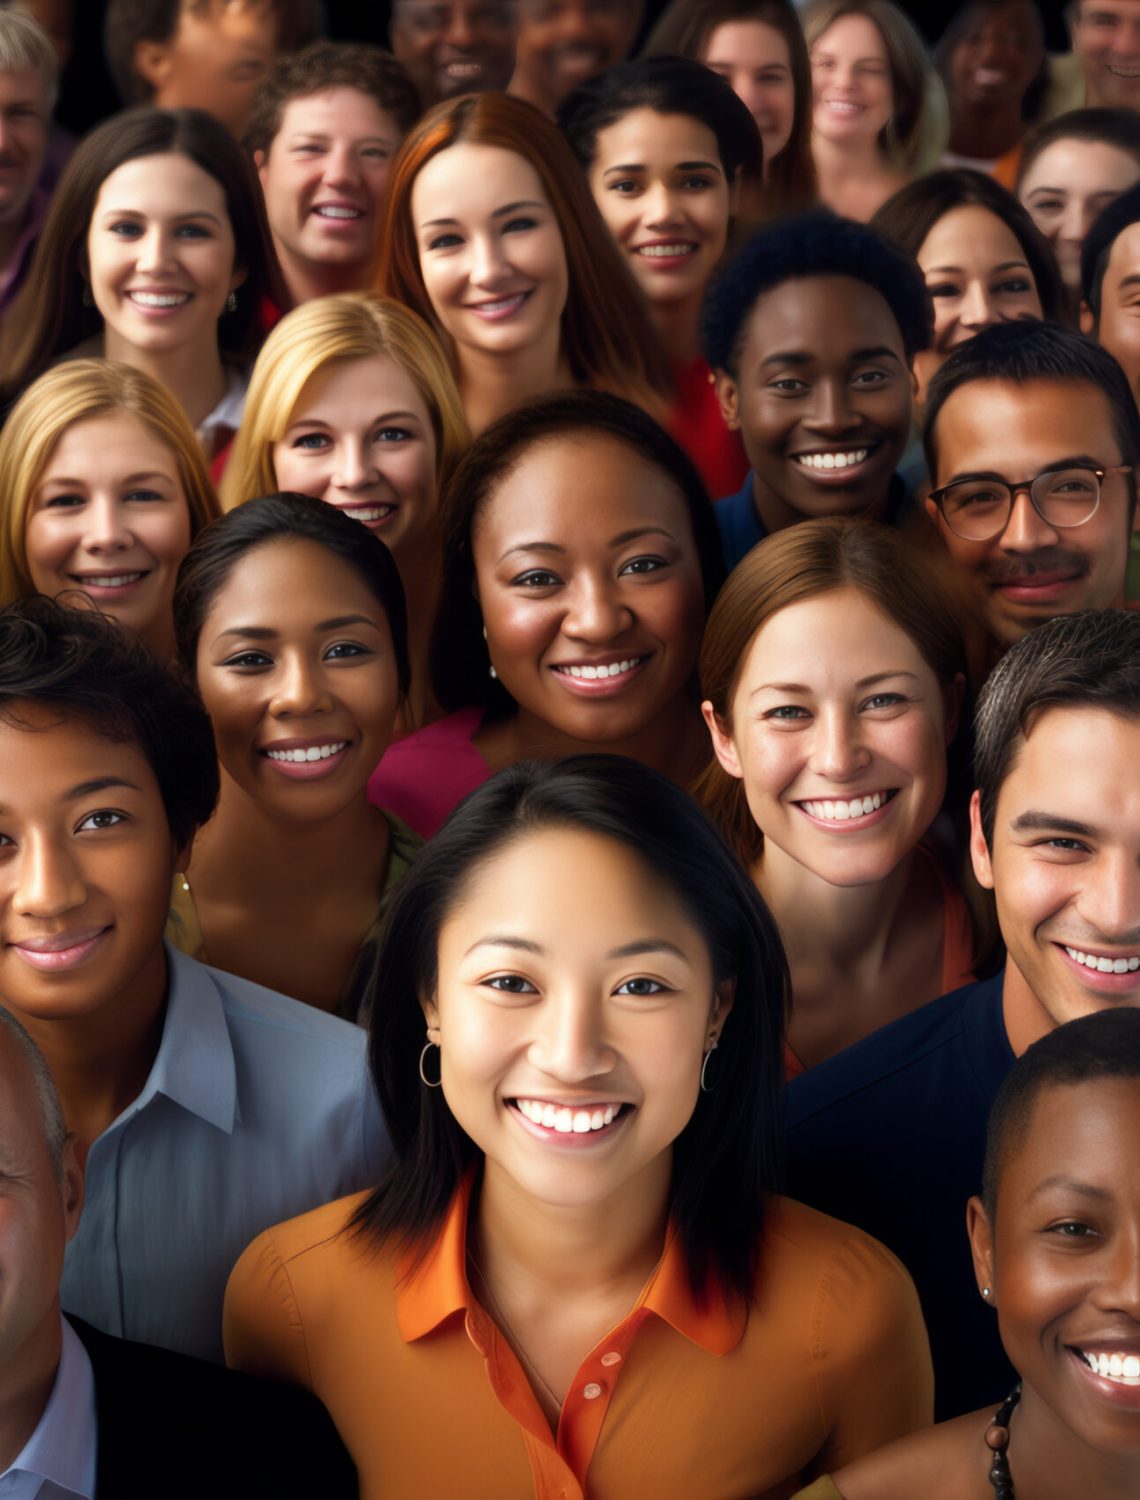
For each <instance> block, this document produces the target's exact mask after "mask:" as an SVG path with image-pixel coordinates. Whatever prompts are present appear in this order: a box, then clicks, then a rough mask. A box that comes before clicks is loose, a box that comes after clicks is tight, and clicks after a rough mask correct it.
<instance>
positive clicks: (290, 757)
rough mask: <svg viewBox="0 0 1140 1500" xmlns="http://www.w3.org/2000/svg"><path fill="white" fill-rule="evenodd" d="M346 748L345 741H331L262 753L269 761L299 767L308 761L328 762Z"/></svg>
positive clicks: (346, 743) (346, 742)
mask: <svg viewBox="0 0 1140 1500" xmlns="http://www.w3.org/2000/svg"><path fill="white" fill-rule="evenodd" d="M347 748H348V741H347V740H332V741H330V742H329V744H327V745H307V746H304V747H300V748H298V749H296V750H265V751H263V752H262V753H263V754H264V755H267V756H268V757H269V759H270V760H277V761H281V762H282V764H284V765H294V766H299V765H302V764H305V763H307V762H309V761H315V760H328V759H329V757H330V756H333V755H339V754H340V752H341V751H342V750H346V749H347Z"/></svg>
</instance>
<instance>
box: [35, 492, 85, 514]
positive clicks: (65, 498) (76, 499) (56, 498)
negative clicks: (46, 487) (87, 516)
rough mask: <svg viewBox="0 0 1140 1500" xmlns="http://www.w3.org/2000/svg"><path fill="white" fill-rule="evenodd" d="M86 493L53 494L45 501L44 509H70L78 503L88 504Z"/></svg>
mask: <svg viewBox="0 0 1140 1500" xmlns="http://www.w3.org/2000/svg"><path fill="white" fill-rule="evenodd" d="M86 504H87V496H86V495H76V494H64V495H52V496H51V497H50V498H49V499H47V500H45V501H44V502H43V509H44V510H69V509H72V508H74V507H75V506H77V505H86Z"/></svg>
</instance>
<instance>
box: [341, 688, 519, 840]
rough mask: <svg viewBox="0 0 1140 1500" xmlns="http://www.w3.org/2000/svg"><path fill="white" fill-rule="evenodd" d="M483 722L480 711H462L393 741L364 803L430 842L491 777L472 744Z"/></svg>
mask: <svg viewBox="0 0 1140 1500" xmlns="http://www.w3.org/2000/svg"><path fill="white" fill-rule="evenodd" d="M482 722H483V709H481V708H461V709H460V710H459V711H458V713H454V714H448V716H447V717H446V718H445V719H437V720H436V722H435V723H434V724H428V725H427V726H426V727H425V728H423V729H417V730H416V732H415V734H409V735H406V736H405V737H404V738H403V739H402V740H397V741H396V743H395V744H394V745H391V746H390V747H389V749H388V751H387V753H386V754H385V755H384V758H383V759H382V760H381V762H380V764H379V765H378V766H377V767H376V769H375V771H373V773H372V779H371V780H370V781H369V783H368V800H369V801H370V802H371V803H372V804H373V805H374V806H376V807H383V808H385V809H386V810H387V811H388V812H391V813H395V815H396V817H397V818H403V820H404V822H405V823H406V824H407V825H408V827H409V828H412V829H414V830H415V832H416V833H418V834H419V835H420V837H421V838H425V839H430V838H431V837H432V835H433V834H434V833H437V832H438V831H439V828H440V826H441V825H442V824H443V823H444V822H445V821H446V819H447V816H448V814H449V813H450V812H451V811H452V809H453V808H455V807H456V806H457V804H458V803H460V802H462V800H463V798H464V797H466V796H467V793H468V792H473V791H474V790H475V788H476V787H477V786H482V785H483V783H484V782H485V781H487V780H488V779H489V778H490V776H491V767H490V766H489V765H488V764H487V762H486V761H485V760H484V759H483V757H482V756H481V755H480V754H479V752H478V750H476V748H475V746H474V745H473V744H472V743H471V737H472V735H473V734H474V733H475V731H476V730H477V729H478V728H479V726H480V724H482Z"/></svg>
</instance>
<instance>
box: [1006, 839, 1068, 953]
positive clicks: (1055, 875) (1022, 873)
mask: <svg viewBox="0 0 1140 1500" xmlns="http://www.w3.org/2000/svg"><path fill="white" fill-rule="evenodd" d="M992 864H993V872H994V881H995V895H996V899H997V906H998V912H999V914H1000V915H1001V919H1002V920H1001V925H1002V930H1003V932H1004V931H1007V930H1008V931H1009V932H1010V933H1011V934H1015V935H1016V936H1018V937H1020V938H1021V939H1022V940H1023V941H1025V940H1026V939H1028V938H1030V937H1031V936H1035V934H1036V929H1037V928H1038V927H1039V926H1041V925H1042V923H1044V922H1047V921H1048V920H1049V919H1050V918H1051V917H1053V916H1055V915H1056V914H1057V913H1058V912H1059V911H1061V910H1062V909H1063V908H1064V907H1066V906H1067V905H1068V904H1069V901H1070V899H1071V898H1072V897H1073V895H1074V894H1075V888H1079V883H1080V882H1079V877H1077V875H1076V872H1075V870H1074V867H1072V866H1068V865H1057V864H1049V863H1048V862H1047V861H1045V860H1041V859H1035V858H1033V857H1032V856H1031V855H1030V853H1029V851H1028V850H1023V849H1004V850H1003V849H1002V848H1001V847H1000V846H999V847H998V848H996V849H995V850H994V851H993V854H992Z"/></svg>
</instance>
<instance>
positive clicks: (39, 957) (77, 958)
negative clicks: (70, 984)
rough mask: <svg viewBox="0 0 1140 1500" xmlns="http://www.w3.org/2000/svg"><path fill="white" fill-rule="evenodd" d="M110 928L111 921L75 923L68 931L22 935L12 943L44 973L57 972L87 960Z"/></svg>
mask: <svg viewBox="0 0 1140 1500" xmlns="http://www.w3.org/2000/svg"><path fill="white" fill-rule="evenodd" d="M110 931H111V925H110V924H108V925H107V926H104V927H73V928H71V930H70V931H68V932H56V933H47V934H44V935H42V936H39V937H27V938H21V939H18V940H17V941H16V942H13V943H11V944H10V945H9V946H10V947H12V948H14V949H15V950H16V952H17V953H18V954H19V955H20V957H21V958H22V959H23V960H24V962H25V963H26V964H29V965H30V966H31V967H32V968H33V969H39V970H40V971H41V972H44V973H58V972H59V971H60V970H64V969H74V968H76V967H77V966H78V965H79V964H82V963H86V961H87V960H88V959H89V958H90V957H91V956H92V954H93V953H94V952H95V950H96V949H97V948H98V947H99V944H100V943H101V942H102V940H103V939H104V938H105V937H106V935H107V934H108V933H109V932H110Z"/></svg>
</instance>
